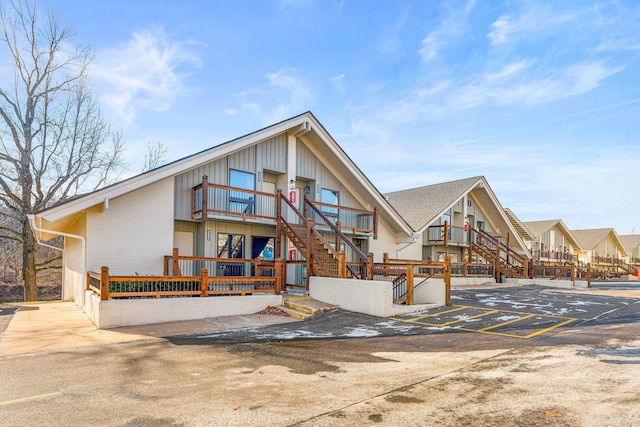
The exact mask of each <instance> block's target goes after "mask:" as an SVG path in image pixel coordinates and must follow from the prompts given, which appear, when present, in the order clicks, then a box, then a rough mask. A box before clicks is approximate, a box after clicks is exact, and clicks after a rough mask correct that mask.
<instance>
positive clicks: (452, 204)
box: [418, 179, 482, 233]
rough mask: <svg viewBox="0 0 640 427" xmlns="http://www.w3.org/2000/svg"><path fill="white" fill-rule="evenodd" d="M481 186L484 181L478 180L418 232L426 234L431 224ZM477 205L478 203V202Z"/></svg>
mask: <svg viewBox="0 0 640 427" xmlns="http://www.w3.org/2000/svg"><path fill="white" fill-rule="evenodd" d="M479 184H482V179H478V181H476V182H475V183H473V185H471V186H470V187H469V188H467V189H466V190H465V191H464V192H463V193H462V194H460V195H459V196H458V197H457V198H456V199H455V200H454V201H453V202H451V203H450V204H449V205H448V206H447V207H446V208H444V209H443V210H442V211H440V212H439V213H438V214H437V215H436V216H434V217H433V218H431V220H430V221H429V222H427V223H426V224H425V225H424V226H422V228H421V229H420V230H418V231H419V232H420V233H424V232H425V231H427V228H429V227H431V224H433V223H434V222H436V220H437V219H438V218H440V217H441V216H442V215H443V214H444V213H445V212H447V211H448V210H449V209H451V208H453V207H454V206H455V205H456V203H458V202H459V201H460V200H462V198H463V197H464V196H466V195H468V194H469V193H471V191H473V190H474V189H475V188H476V187H478V185H479ZM481 188H482V187H481ZM476 203H477V202H476ZM449 225H451V224H449Z"/></svg>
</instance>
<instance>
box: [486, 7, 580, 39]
mask: <svg viewBox="0 0 640 427" xmlns="http://www.w3.org/2000/svg"><path fill="white" fill-rule="evenodd" d="M516 5H520V3H516ZM525 7H526V9H525V10H523V11H515V12H513V13H507V14H504V15H502V16H500V17H499V18H498V19H497V20H495V21H494V22H493V24H491V31H490V32H489V33H488V34H487V37H488V38H489V39H490V40H491V43H492V44H493V45H505V44H512V43H515V42H516V41H517V40H519V39H520V38H521V37H524V36H526V35H534V36H539V35H541V34H552V33H555V32H557V31H561V30H566V24H567V23H570V22H572V21H573V22H577V18H578V17H579V16H580V15H582V14H584V13H589V9H590V8H588V9H584V10H576V11H566V12H561V11H559V10H554V9H552V8H550V7H548V6H547V5H545V4H543V3H541V2H533V3H531V4H526V6H525Z"/></svg>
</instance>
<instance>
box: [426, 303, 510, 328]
mask: <svg viewBox="0 0 640 427" xmlns="http://www.w3.org/2000/svg"><path fill="white" fill-rule="evenodd" d="M473 308H475V307H473ZM499 312H500V310H489V311H485V312H484V313H480V314H476V315H475V316H469V317H465V318H464V319H456V320H452V321H451V322H446V323H440V324H438V326H449V325H453V324H454V323H460V322H466V321H467V320H469V319H476V318H478V317H482V316H486V315H488V314H494V313H499Z"/></svg>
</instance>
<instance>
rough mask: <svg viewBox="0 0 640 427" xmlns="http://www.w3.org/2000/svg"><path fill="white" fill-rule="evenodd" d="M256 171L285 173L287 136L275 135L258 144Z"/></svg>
mask: <svg viewBox="0 0 640 427" xmlns="http://www.w3.org/2000/svg"><path fill="white" fill-rule="evenodd" d="M257 153H258V163H257V167H258V170H260V169H262V170H263V171H264V170H267V171H272V172H279V173H286V172H287V134H285V133H283V134H281V135H276V136H274V137H273V138H269V139H267V140H266V141H263V142H261V143H260V144H258V147H257Z"/></svg>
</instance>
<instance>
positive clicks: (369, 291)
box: [309, 276, 440, 317]
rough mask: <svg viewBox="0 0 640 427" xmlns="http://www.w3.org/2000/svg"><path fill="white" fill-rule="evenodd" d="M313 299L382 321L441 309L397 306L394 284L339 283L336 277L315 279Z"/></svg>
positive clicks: (312, 281)
mask: <svg viewBox="0 0 640 427" xmlns="http://www.w3.org/2000/svg"><path fill="white" fill-rule="evenodd" d="M425 289H426V288H425ZM309 295H311V297H312V298H314V299H317V300H319V301H323V302H327V303H330V304H335V305H338V306H340V308H343V309H345V310H349V311H354V312H356V313H364V314H370V315H372V316H378V317H389V316H396V315H398V314H403V313H412V312H414V311H420V310H424V309H426V308H430V307H433V306H435V305H440V304H414V305H398V304H394V303H393V284H392V283H391V282H378V281H372V280H357V279H336V278H333V277H317V276H313V277H311V279H310V281H309ZM421 297H423V295H421ZM429 298H430V297H429Z"/></svg>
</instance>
